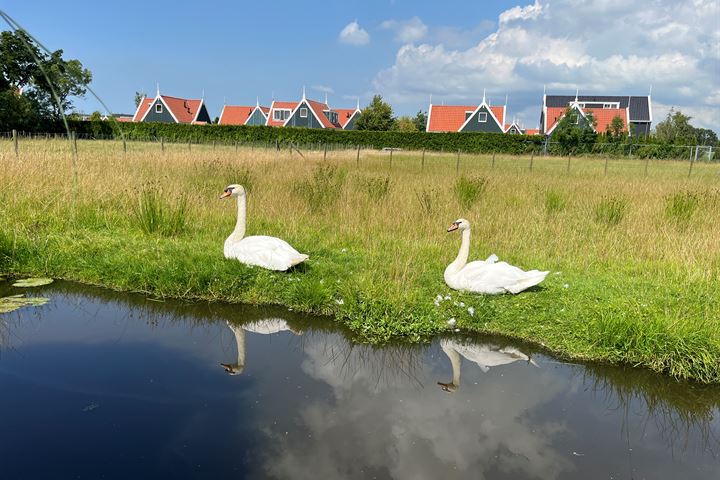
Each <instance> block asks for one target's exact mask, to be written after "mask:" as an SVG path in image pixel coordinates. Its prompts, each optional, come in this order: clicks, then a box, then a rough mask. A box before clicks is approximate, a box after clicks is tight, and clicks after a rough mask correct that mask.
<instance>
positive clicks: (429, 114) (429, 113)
mask: <svg viewBox="0 0 720 480" xmlns="http://www.w3.org/2000/svg"><path fill="white" fill-rule="evenodd" d="M432 107H433V104H432V103H431V104H430V106H429V107H428V118H427V123H426V124H425V131H426V132H429V131H431V130H430V117H431V116H432Z"/></svg>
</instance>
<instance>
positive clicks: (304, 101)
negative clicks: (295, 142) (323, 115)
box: [283, 97, 330, 128]
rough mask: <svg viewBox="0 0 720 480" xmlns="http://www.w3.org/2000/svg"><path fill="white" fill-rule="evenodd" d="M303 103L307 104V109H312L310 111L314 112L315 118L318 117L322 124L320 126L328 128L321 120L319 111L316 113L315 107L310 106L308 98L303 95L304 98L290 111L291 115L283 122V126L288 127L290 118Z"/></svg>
mask: <svg viewBox="0 0 720 480" xmlns="http://www.w3.org/2000/svg"><path fill="white" fill-rule="evenodd" d="M303 104H305V106H306V107H307V109H308V110H310V111H311V112H312V113H313V117H315V119H317V121H318V123H319V124H320V128H327V127H326V126H325V125H324V124H323V122H322V120H320V119H319V118H318V116H317V113H315V109H314V108H312V107H311V106H310V103H308V101H307V99H306V98H305V97H303V99H302V100H300V102H298V104H297V105H295V108H294V109H293V110H292V111H291V112H290V116H289V117H288V118H287V120H285V123H283V127H287V126H288V122H290V119H291V118H293V117H294V116H295V112H297V111H298V109H299V108H300V106H301V105H303ZM324 105H325V106H327V104H324ZM329 121H330V119H328V122H329Z"/></svg>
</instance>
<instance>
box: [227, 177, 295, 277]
mask: <svg viewBox="0 0 720 480" xmlns="http://www.w3.org/2000/svg"><path fill="white" fill-rule="evenodd" d="M245 196H246V195H245V189H244V188H243V187H242V185H229V186H228V187H227V188H226V189H225V190H224V191H223V194H222V195H220V198H227V197H237V209H238V211H237V223H236V224H235V230H234V231H233V233H231V234H230V236H229V237H228V238H227V240H225V249H224V251H225V258H234V259H237V260H240V262H242V263H244V264H246V265H255V266H258V267H262V268H267V269H268V270H281V271H282V270H287V269H288V268H290V267H292V266H294V265H297V264H299V263H302V262H304V261H305V260H307V259H308V256H307V255H305V254H304V253H300V252H298V251H297V250H295V249H294V248H293V247H291V246H290V244H289V243H287V242H286V241H285V240H281V239H279V238H275V237H267V236H265V235H255V236H252V237H245V212H246V200H245ZM243 237H244V238H243Z"/></svg>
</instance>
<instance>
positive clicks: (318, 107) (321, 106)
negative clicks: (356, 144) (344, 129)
mask: <svg viewBox="0 0 720 480" xmlns="http://www.w3.org/2000/svg"><path fill="white" fill-rule="evenodd" d="M305 101H306V102H307V104H308V105H310V108H312V110H313V112H315V115H316V116H317V117H318V118H319V119H320V123H322V124H323V127H325V128H340V124H334V123H332V122H331V121H330V119H329V118H328V117H327V116H325V113H324V112H325V111H327V110H330V107H328V106H327V104H325V103H320V102H316V101H315V100H308V99H305ZM338 120H339V119H338Z"/></svg>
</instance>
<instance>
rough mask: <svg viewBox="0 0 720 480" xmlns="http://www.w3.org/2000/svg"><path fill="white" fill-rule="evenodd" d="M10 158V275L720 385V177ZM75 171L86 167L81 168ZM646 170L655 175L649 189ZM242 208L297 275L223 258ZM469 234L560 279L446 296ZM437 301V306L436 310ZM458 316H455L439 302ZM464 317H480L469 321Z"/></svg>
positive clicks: (633, 170)
mask: <svg viewBox="0 0 720 480" xmlns="http://www.w3.org/2000/svg"><path fill="white" fill-rule="evenodd" d="M22 147H23V148H22V150H21V154H20V156H19V158H16V157H15V154H14V151H13V150H12V145H11V144H9V143H3V144H2V145H0V149H1V150H0V162H1V164H2V165H3V168H2V171H0V179H1V181H2V184H3V185H4V186H5V187H4V188H3V189H2V190H1V191H0V225H1V226H2V229H1V230H0V271H2V272H6V273H17V274H43V275H50V276H55V277H63V278H68V279H74V280H79V281H82V282H87V283H95V284H100V285H105V286H108V287H112V288H117V289H124V290H134V291H142V292H147V293H149V294H152V295H157V296H173V297H180V298H188V299H210V300H227V301H231V302H248V303H277V304H282V305H286V306H288V307H292V308H293V309H295V310H304V311H312V312H318V313H325V314H331V315H334V316H335V317H336V318H337V319H338V321H339V322H342V323H343V324H345V325H347V326H348V327H350V328H351V329H352V330H353V331H354V332H355V334H356V335H357V336H358V338H359V339H361V340H364V341H370V342H382V341H384V340H387V339H389V338H390V337H397V336H404V337H406V338H408V339H410V340H421V339H423V338H427V336H429V335H432V334H434V333H437V332H440V331H446V330H448V329H450V328H451V327H449V326H448V323H447V322H448V320H449V319H450V318H455V319H456V321H457V324H456V325H455V327H454V328H461V329H468V330H477V331H483V332H490V333H499V334H504V335H510V336H513V337H518V338H522V339H525V340H530V341H534V342H537V343H540V344H542V345H544V346H545V347H547V348H548V349H549V350H551V351H553V352H555V353H556V354H559V355H561V356H565V357H569V358H577V359H596V360H601V361H606V362H613V363H620V362H622V363H630V364H633V365H641V366H645V367H647V368H650V369H652V370H655V371H659V372H664V373H667V374H670V375H673V376H676V377H684V378H691V379H695V380H698V381H701V382H720V363H719V360H718V359H720V298H719V297H720V293H719V292H720V288H718V282H719V281H720V234H719V233H718V230H719V229H718V223H717V219H718V217H719V216H720V188H719V187H718V179H719V178H720V177H719V175H720V166H719V165H710V164H698V165H695V167H694V169H693V172H692V178H691V179H689V180H688V179H687V172H688V164H687V163H676V162H666V161H663V162H660V161H651V162H650V164H646V163H645V161H644V160H610V162H609V164H608V165H607V175H606V174H605V168H606V164H605V161H604V160H603V159H573V160H571V164H570V169H569V172H568V167H567V159H558V158H538V157H536V158H534V160H533V168H532V171H530V168H529V167H530V164H529V161H530V158H529V157H501V156H499V155H498V156H497V157H496V158H495V160H494V161H493V159H492V157H491V156H462V157H461V158H460V163H459V167H458V159H457V157H456V156H455V155H446V156H442V155H439V154H428V155H426V157H425V161H424V164H423V163H422V158H421V156H420V155H419V154H413V153H403V154H398V153H397V152H396V153H395V154H394V156H393V158H392V164H391V160H390V157H389V154H387V153H377V152H362V153H361V156H360V161H359V168H358V166H357V165H358V161H357V157H356V152H332V153H328V157H327V160H325V161H323V152H307V151H305V152H302V153H303V155H304V158H301V157H300V156H299V155H298V154H297V153H293V154H292V155H291V154H290V153H289V152H288V151H283V152H280V153H276V152H274V151H273V152H267V151H258V150H255V151H251V150H250V149H243V148H240V149H239V151H236V150H235V148H232V147H230V148H223V147H218V148H215V149H213V148H212V146H205V147H202V146H195V145H193V150H192V151H188V150H187V146H186V145H166V146H165V151H164V152H160V151H159V148H158V146H157V145H152V144H147V145H142V144H133V145H132V148H131V149H130V151H129V152H128V153H127V154H123V152H122V148H121V147H120V148H119V147H118V144H117V143H110V142H107V143H103V142H80V144H79V149H80V152H79V156H78V158H77V159H76V160H75V161H73V158H72V156H71V155H70V151H69V148H68V145H67V143H64V142H54V141H32V142H25V143H24V144H23V146H22ZM73 164H75V167H73ZM646 168H647V172H648V174H647V176H646V175H645V170H646ZM229 183H243V184H244V185H245V186H246V187H248V189H249V206H248V207H249V208H248V215H249V217H248V221H249V224H248V234H268V235H275V236H279V237H282V238H284V239H286V240H288V241H289V242H290V243H291V244H292V245H293V246H295V247H296V248H297V249H298V250H300V251H301V252H306V253H309V254H310V256H311V259H310V261H309V262H308V263H307V264H305V265H303V266H301V267H300V268H298V269H296V270H295V271H292V272H289V273H273V272H268V271H264V270H261V269H258V268H249V267H245V266H243V265H240V264H238V263H237V262H232V261H227V260H225V259H224V258H223V256H222V243H223V241H224V239H225V237H226V236H227V235H228V234H229V233H230V231H231V230H232V228H233V226H234V223H235V206H234V204H230V202H228V201H220V200H218V199H217V195H218V194H219V193H220V192H221V191H222V188H223V187H225V186H226V185H227V184H229ZM458 217H465V218H467V219H469V220H470V221H471V222H472V224H473V230H472V231H473V246H472V250H471V258H472V259H477V258H485V257H487V256H488V255H489V254H490V253H496V254H497V255H498V256H499V257H500V258H501V259H503V260H506V261H508V262H510V263H512V264H515V265H518V266H520V267H522V268H526V269H530V268H538V269H546V270H551V271H552V272H553V273H552V274H551V275H550V276H549V277H548V279H547V280H546V281H545V282H544V283H543V284H542V288H538V289H535V290H533V291H529V292H525V293H523V294H520V295H518V296H499V297H482V296H477V295H467V294H459V293H457V292H454V291H450V290H449V289H448V288H447V287H446V286H445V285H444V283H443V279H442V272H443V270H444V268H445V266H446V265H447V264H448V263H449V262H450V261H452V260H453V259H454V257H455V255H456V254H457V250H458V248H459V241H460V239H459V238H458V237H457V236H455V235H451V234H447V233H445V228H446V227H447V224H448V223H449V222H450V221H452V220H454V219H456V218H458ZM438 296H440V297H441V300H440V299H438ZM446 297H450V298H449V299H446ZM471 307H472V308H471Z"/></svg>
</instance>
